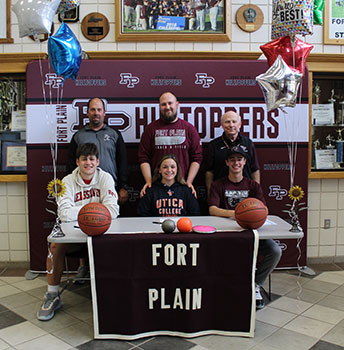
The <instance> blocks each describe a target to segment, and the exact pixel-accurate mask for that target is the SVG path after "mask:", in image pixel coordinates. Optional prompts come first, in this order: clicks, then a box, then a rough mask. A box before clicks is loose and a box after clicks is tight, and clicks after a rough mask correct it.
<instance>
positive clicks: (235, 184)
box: [208, 145, 282, 309]
mask: <svg viewBox="0 0 344 350" xmlns="http://www.w3.org/2000/svg"><path fill="white" fill-rule="evenodd" d="M226 164H227V166H228V167H229V174H228V176H225V177H223V178H221V179H218V180H216V181H215V182H213V183H212V185H211V189H210V195H209V201H208V204H209V213H210V215H214V216H222V217H227V218H234V210H235V207H236V206H237V204H238V203H239V202H241V201H242V200H243V199H245V198H248V197H251V198H257V199H259V200H261V201H262V202H263V203H264V204H265V200H264V196H263V191H262V188H261V187H260V184H259V183H258V182H256V181H254V180H251V179H248V178H247V177H244V176H243V169H244V166H245V164H246V152H245V149H244V148H242V147H241V146H240V145H238V146H234V147H232V148H230V149H229V150H228V154H227V159H226ZM281 254H282V252H281V248H280V247H279V246H278V245H277V243H275V242H274V241H273V240H272V239H265V240H260V241H259V248H258V262H257V270H256V306H257V308H258V309H261V308H263V307H264V301H263V298H262V296H261V294H260V286H261V285H262V284H263V283H264V281H265V280H266V278H267V277H268V276H269V274H270V273H271V272H272V271H273V269H274V268H275V267H276V265H277V264H278V262H279V260H280V258H281Z"/></svg>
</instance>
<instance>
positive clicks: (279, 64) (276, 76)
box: [256, 55, 302, 111]
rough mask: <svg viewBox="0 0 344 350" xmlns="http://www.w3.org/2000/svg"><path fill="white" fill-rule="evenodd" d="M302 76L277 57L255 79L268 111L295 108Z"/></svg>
mask: <svg viewBox="0 0 344 350" xmlns="http://www.w3.org/2000/svg"><path fill="white" fill-rule="evenodd" d="M301 79H302V74H300V73H298V72H296V71H294V70H292V69H291V68H290V67H289V66H288V65H287V64H286V63H285V62H284V61H283V58H282V57H281V56H280V55H279V56H278V57H277V59H276V61H275V62H274V64H273V65H272V66H271V67H270V68H269V69H268V70H267V71H266V72H265V73H263V74H260V75H258V76H257V77H256V80H257V81H258V83H259V85H260V87H261V89H262V91H263V95H264V99H265V103H266V105H267V108H268V111H271V110H273V109H275V108H281V109H283V107H295V104H296V98H297V93H298V90H299V86H300V82H301Z"/></svg>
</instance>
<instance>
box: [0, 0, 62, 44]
mask: <svg viewBox="0 0 344 350" xmlns="http://www.w3.org/2000/svg"><path fill="white" fill-rule="evenodd" d="M60 2H61V0H51V1H50V0H41V1H32V0H19V1H18V2H17V3H15V4H14V5H13V6H12V10H13V11H14V13H15V14H16V15H17V18H18V25H19V37H21V38H22V37H24V36H30V35H33V36H34V37H37V35H38V34H49V33H50V30H51V24H52V23H53V20H54V16H55V13H56V11H57V8H58V7H59V5H60ZM1 11H3V10H1Z"/></svg>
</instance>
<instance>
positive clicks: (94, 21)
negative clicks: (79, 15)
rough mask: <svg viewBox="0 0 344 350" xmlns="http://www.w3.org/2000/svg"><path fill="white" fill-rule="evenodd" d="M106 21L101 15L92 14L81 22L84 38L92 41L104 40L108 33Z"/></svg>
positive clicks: (108, 26)
mask: <svg viewBox="0 0 344 350" xmlns="http://www.w3.org/2000/svg"><path fill="white" fill-rule="evenodd" d="M109 29H110V25H109V21H108V19H107V18H106V17H105V16H104V15H103V14H101V13H98V12H92V13H90V14H88V15H87V16H85V17H84V19H83V20H82V22H81V31H82V34H83V35H84V37H86V38H87V39H89V40H92V41H99V40H102V39H104V38H105V37H106V36H107V34H108V33H109Z"/></svg>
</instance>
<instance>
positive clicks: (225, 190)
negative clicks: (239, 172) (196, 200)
mask: <svg viewBox="0 0 344 350" xmlns="http://www.w3.org/2000/svg"><path fill="white" fill-rule="evenodd" d="M248 197H250V198H257V199H259V200H261V201H262V202H263V203H264V204H265V205H266V203H265V200H264V196H263V191H262V188H261V187H260V184H259V183H258V182H256V181H254V180H251V179H248V178H247V177H244V178H243V179H242V180H241V181H240V182H232V181H230V180H229V179H228V176H225V177H222V178H221V179H218V180H216V181H214V182H213V183H212V184H211V188H210V195H209V200H208V204H209V207H211V206H212V205H214V206H216V207H218V208H221V209H229V210H234V209H235V207H236V206H237V204H238V203H240V202H241V201H242V200H243V199H245V198H248Z"/></svg>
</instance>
